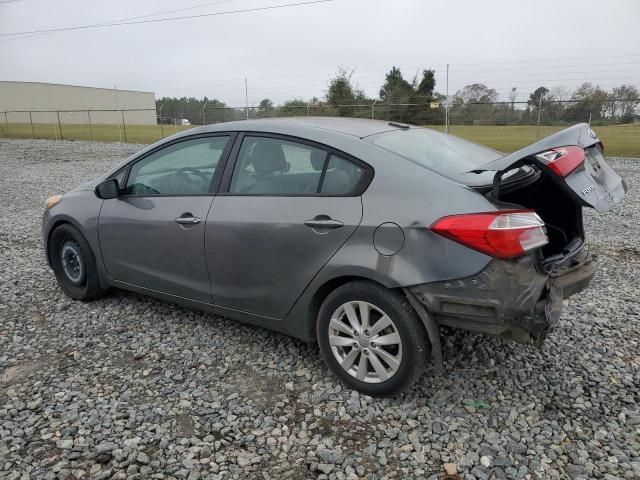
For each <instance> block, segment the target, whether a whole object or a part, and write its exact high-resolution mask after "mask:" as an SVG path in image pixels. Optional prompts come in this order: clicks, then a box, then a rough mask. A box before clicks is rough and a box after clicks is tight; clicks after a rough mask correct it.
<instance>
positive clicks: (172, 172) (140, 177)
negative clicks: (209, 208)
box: [124, 136, 229, 196]
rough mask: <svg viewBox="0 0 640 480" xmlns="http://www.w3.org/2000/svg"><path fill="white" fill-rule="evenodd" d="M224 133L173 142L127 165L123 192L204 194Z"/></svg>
mask: <svg viewBox="0 0 640 480" xmlns="http://www.w3.org/2000/svg"><path fill="white" fill-rule="evenodd" d="M228 142H229V137H228V136H223V137H204V138H195V139H191V140H185V141H184V142H179V143H174V144H172V145H169V146H168V147H165V148H163V149H162V150H158V151H157V152H154V153H152V154H151V155H149V156H147V157H145V158H143V159H142V160H140V161H139V162H136V163H134V164H133V165H132V166H131V171H130V173H129V178H128V180H127V185H126V187H125V189H124V194H125V195H136V196H152V195H204V194H207V193H209V188H210V186H211V180H212V179H213V175H214V174H215V172H216V168H217V167H218V163H219V162H220V159H221V157H222V153H223V152H224V149H225V147H226V145H227V143H228Z"/></svg>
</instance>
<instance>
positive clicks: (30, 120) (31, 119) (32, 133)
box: [29, 111, 36, 138]
mask: <svg viewBox="0 0 640 480" xmlns="http://www.w3.org/2000/svg"><path fill="white" fill-rule="evenodd" d="M29 123H30V124H31V138H36V132H35V130H34V129H33V117H32V116H31V111H29Z"/></svg>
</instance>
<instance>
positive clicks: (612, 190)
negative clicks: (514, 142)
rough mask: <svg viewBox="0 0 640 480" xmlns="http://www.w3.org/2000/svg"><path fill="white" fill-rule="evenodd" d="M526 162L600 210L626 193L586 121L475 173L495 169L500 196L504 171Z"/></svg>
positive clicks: (581, 202) (496, 194) (496, 190)
mask: <svg viewBox="0 0 640 480" xmlns="http://www.w3.org/2000/svg"><path fill="white" fill-rule="evenodd" d="M523 165H534V166H537V167H539V168H540V169H541V170H543V171H545V172H548V173H549V177H550V178H551V179H553V181H554V182H556V183H557V184H558V186H559V187H560V188H562V189H563V190H564V191H566V193H567V194H568V195H569V196H570V197H571V198H573V199H574V200H575V202H576V203H577V204H579V205H583V206H587V207H592V208H595V209H596V210H597V211H599V212H606V211H608V210H609V209H610V208H611V207H613V205H615V204H617V203H620V202H621V201H622V199H623V198H624V196H625V194H626V192H627V185H626V183H625V181H624V179H623V178H622V177H621V176H620V175H618V174H617V173H616V172H615V170H613V168H611V166H610V165H609V164H608V163H607V162H606V160H605V158H604V149H603V146H602V142H601V141H600V140H599V139H598V136H597V135H596V134H595V132H594V131H593V130H591V128H590V127H589V125H587V124H586V123H580V124H578V125H574V126H572V127H569V128H567V129H565V130H561V131H560V132H557V133H555V134H553V135H551V136H549V137H546V138H543V139H542V140H540V141H538V142H535V143H533V144H531V145H529V146H527V147H525V148H523V149H521V150H518V151H516V152H513V153H511V154H509V155H505V156H504V157H501V158H498V159H497V160H494V161H491V162H489V163H487V164H485V165H483V166H482V167H479V168H477V169H474V170H472V172H474V173H481V172H486V171H495V172H496V174H495V175H494V179H493V189H494V192H493V193H494V195H493V196H494V198H499V189H500V181H501V179H502V176H503V174H505V173H506V172H508V171H510V170H513V169H514V168H518V167H521V166H523Z"/></svg>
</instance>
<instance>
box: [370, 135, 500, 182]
mask: <svg viewBox="0 0 640 480" xmlns="http://www.w3.org/2000/svg"><path fill="white" fill-rule="evenodd" d="M366 140H367V141H369V142H371V143H373V144H374V145H376V146H378V147H380V148H383V149H385V150H388V151H390V152H391V153H395V154H396V155H399V156H401V157H404V158H406V159H407V160H411V161H412V162H414V163H418V164H420V165H422V166H424V167H427V168H430V169H432V170H435V171H436V172H438V173H441V174H444V175H446V176H448V177H456V176H458V175H463V174H465V173H466V172H469V171H470V170H474V169H476V168H478V167H481V166H482V165H484V164H486V163H489V162H492V161H493V160H496V159H498V158H501V157H502V156H503V155H502V154H501V153H499V152H496V151H495V150H492V149H490V148H488V147H483V146H482V145H478V144H477V143H473V142H469V141H467V140H463V139H462V138H458V137H456V136H454V135H450V134H447V133H442V132H436V131H434V130H430V129H427V128H411V129H409V130H394V131H391V132H385V133H380V134H377V135H373V136H371V137H369V138H367V139H366ZM472 175H473V174H472Z"/></svg>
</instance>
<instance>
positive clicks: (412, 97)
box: [156, 66, 640, 125]
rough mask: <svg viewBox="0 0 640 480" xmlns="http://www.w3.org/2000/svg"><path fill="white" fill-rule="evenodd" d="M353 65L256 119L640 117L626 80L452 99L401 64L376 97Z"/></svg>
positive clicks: (213, 113) (201, 116)
mask: <svg viewBox="0 0 640 480" xmlns="http://www.w3.org/2000/svg"><path fill="white" fill-rule="evenodd" d="M352 77H353V70H352V71H349V70H347V69H344V68H339V69H338V71H337V73H336V74H335V75H334V76H333V77H331V78H330V80H329V82H328V85H327V90H326V92H325V94H324V95H323V96H322V97H321V98H318V97H313V98H311V99H308V100H306V99H303V98H293V99H290V100H287V101H285V102H283V103H282V104H280V105H276V104H274V102H273V101H272V100H270V99H268V98H264V99H262V100H261V101H260V103H259V104H258V106H257V108H251V109H250V110H249V117H250V118H266V117H276V116H301V115H316V116H317V115H326V116H347V117H363V118H377V119H386V120H394V121H398V122H403V123H413V124H422V125H424V124H442V123H444V117H445V109H446V107H447V106H448V107H449V108H448V110H449V111H448V112H447V113H448V115H449V121H450V123H451V124H494V125H518V124H532V123H536V122H537V121H538V118H540V121H541V123H543V124H563V123H575V122H577V121H591V122H592V123H593V124H596V125H597V124H599V123H629V122H632V121H634V120H636V119H638V118H639V115H638V111H637V107H638V105H639V104H640V92H639V91H638V88H637V87H635V86H633V85H621V86H618V87H614V88H613V89H611V90H610V91H606V90H604V89H602V88H601V87H600V86H598V85H593V84H592V83H590V82H585V83H583V84H582V85H580V86H579V87H578V88H577V89H575V90H573V91H572V90H570V89H569V88H567V87H564V86H559V87H554V88H551V89H549V88H547V87H545V86H540V87H538V88H536V89H535V90H534V91H533V92H531V93H530V94H529V99H528V100H527V101H526V102H518V101H516V98H517V97H518V91H517V89H516V88H515V87H514V88H512V89H511V91H510V92H509V94H508V98H507V99H500V98H499V95H498V92H497V91H496V90H495V89H492V88H489V87H488V86H486V85H484V84H481V83H473V84H470V85H466V86H465V87H463V88H462V89H460V90H458V91H457V92H455V94H454V95H452V96H451V98H450V99H449V101H448V102H447V98H446V96H445V95H443V94H442V93H439V92H437V91H436V90H435V87H436V81H435V70H432V69H425V70H423V71H422V72H421V74H420V75H415V76H414V77H413V78H411V79H407V78H405V77H404V76H403V75H402V72H401V71H400V69H399V68H397V67H395V66H394V67H392V68H391V69H390V70H389V72H387V74H386V75H385V78H384V82H383V84H382V86H381V88H380V91H379V92H378V96H377V97H376V98H371V97H368V96H367V95H366V94H365V92H364V91H363V90H362V89H361V88H360V87H359V86H358V85H357V84H355V83H354V82H353V80H352ZM156 107H157V111H158V116H159V118H160V121H163V122H164V123H171V122H172V121H174V119H182V118H185V119H188V120H189V121H190V123H192V124H202V123H217V122H224V121H230V120H237V119H242V118H245V117H246V111H245V109H243V108H234V107H229V106H227V105H226V104H225V103H224V102H222V101H220V100H218V99H209V98H207V97H205V98H203V99H197V98H193V97H190V98H187V97H182V98H170V97H163V98H161V99H159V100H156Z"/></svg>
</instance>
